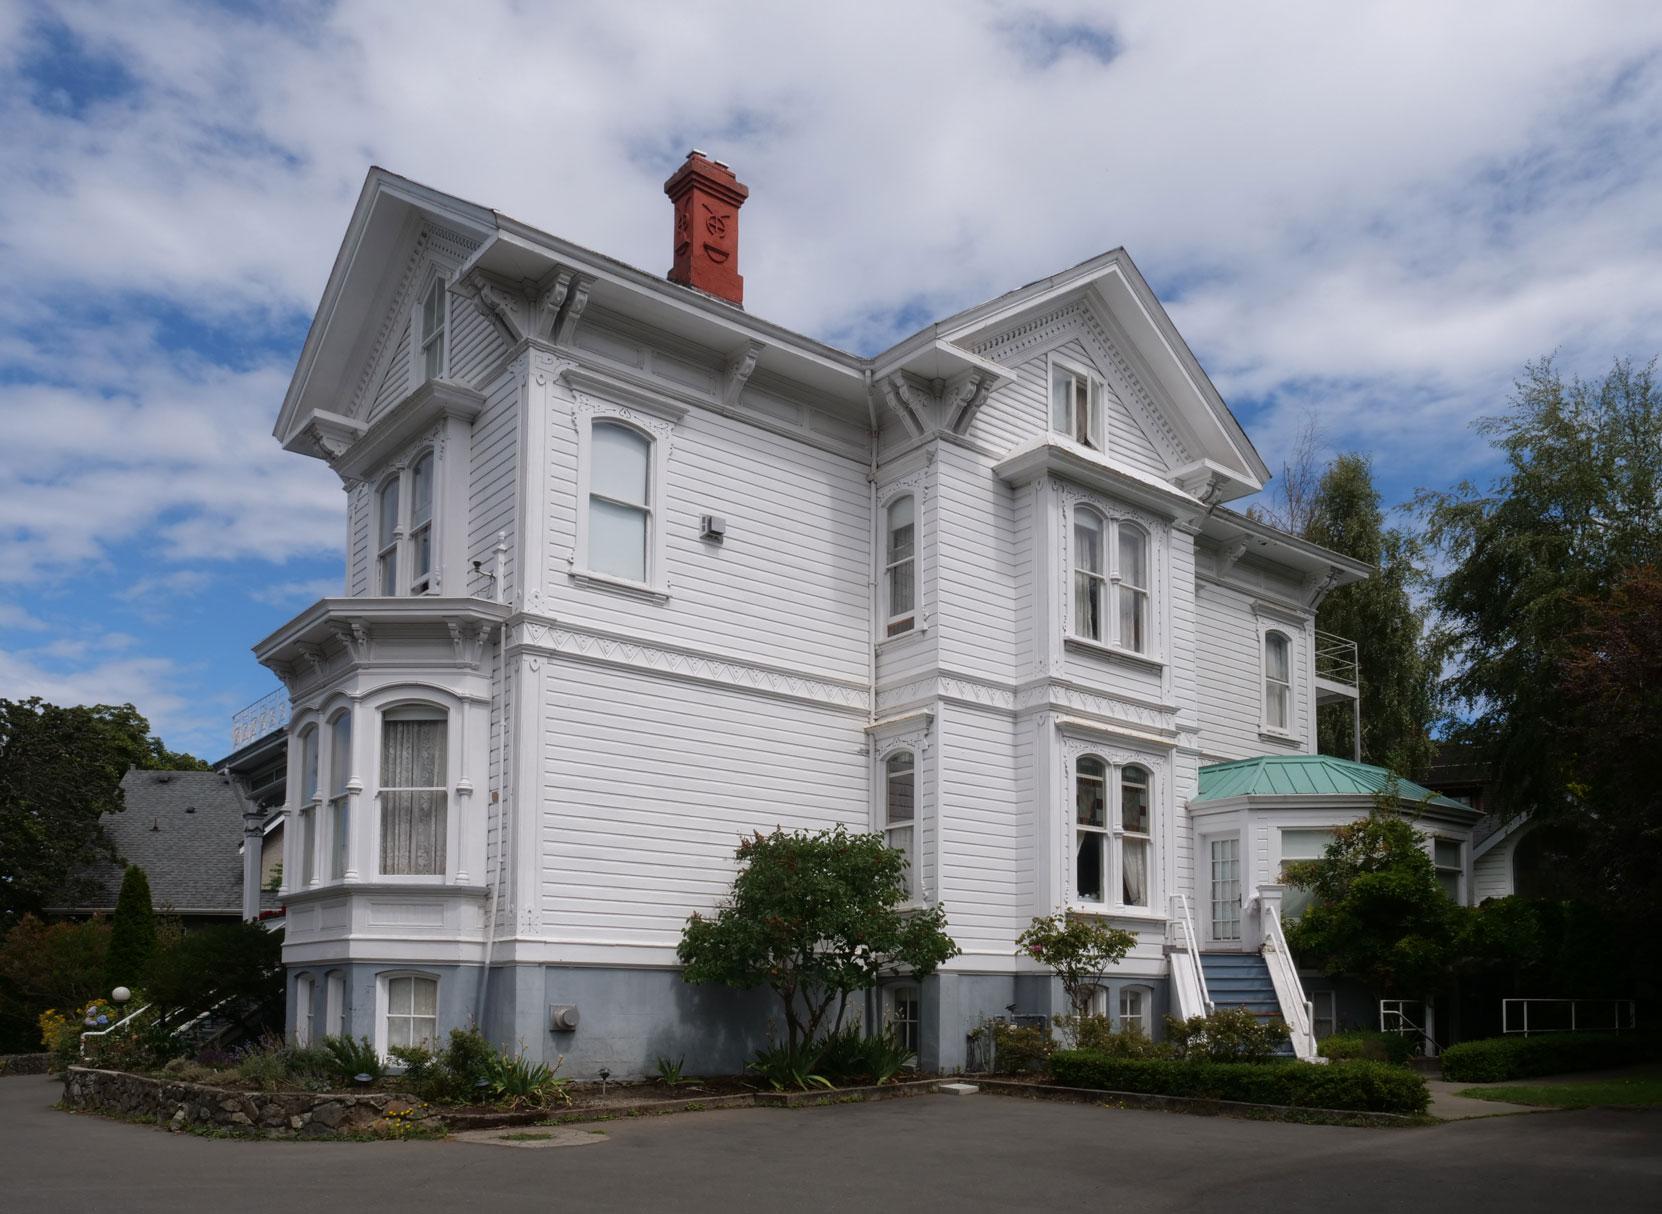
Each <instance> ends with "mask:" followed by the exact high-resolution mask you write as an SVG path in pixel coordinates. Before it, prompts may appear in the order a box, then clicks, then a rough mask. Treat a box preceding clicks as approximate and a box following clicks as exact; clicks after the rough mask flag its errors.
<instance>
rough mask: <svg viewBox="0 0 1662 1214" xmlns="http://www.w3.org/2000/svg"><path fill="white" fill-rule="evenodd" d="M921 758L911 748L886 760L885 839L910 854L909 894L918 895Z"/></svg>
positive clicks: (908, 858)
mask: <svg viewBox="0 0 1662 1214" xmlns="http://www.w3.org/2000/svg"><path fill="white" fill-rule="evenodd" d="M916 831H917V761H916V759H915V758H914V757H913V755H912V752H911V751H909V750H901V751H896V752H895V753H894V754H891V755H890V756H889V757H888V758H887V759H885V760H884V762H883V841H884V842H885V843H887V844H888V845H889V846H890V847H892V848H894V849H895V850H896V851H898V852H900V853H901V854H902V855H904V856H905V857H906V893H907V897H908V898H909V899H910V900H912V901H916V900H917V898H918V889H919V885H918V866H917V835H916Z"/></svg>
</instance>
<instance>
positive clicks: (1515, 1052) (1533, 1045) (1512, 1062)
mask: <svg viewBox="0 0 1662 1214" xmlns="http://www.w3.org/2000/svg"><path fill="white" fill-rule="evenodd" d="M1655 1054H1656V1047H1655V1044H1654V1043H1653V1042H1652V1041H1650V1040H1648V1039H1646V1038H1644V1037H1636V1036H1631V1035H1628V1034H1620V1033H1552V1034H1550V1035H1547V1036H1541V1037H1489V1038H1486V1039H1485V1040H1482V1041H1464V1042H1461V1043H1460V1044H1459V1045H1451V1046H1449V1048H1448V1049H1446V1050H1444V1051H1443V1056H1442V1063H1443V1077H1444V1078H1445V1079H1452V1080H1454V1081H1455V1082H1457V1083H1497V1082H1499V1081H1501V1080H1505V1079H1525V1078H1528V1077H1529V1076H1531V1075H1557V1074H1562V1073H1564V1072H1567V1071H1598V1070H1603V1069H1605V1068H1606V1067H1613V1066H1627V1065H1629V1064H1630V1063H1635V1062H1644V1061H1646V1060H1647V1059H1649V1058H1652V1057H1654V1056H1655Z"/></svg>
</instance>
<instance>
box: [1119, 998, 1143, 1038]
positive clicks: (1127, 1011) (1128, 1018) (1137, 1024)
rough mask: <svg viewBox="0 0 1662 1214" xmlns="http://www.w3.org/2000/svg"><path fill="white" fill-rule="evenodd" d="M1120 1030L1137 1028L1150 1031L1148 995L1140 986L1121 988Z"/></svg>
mask: <svg viewBox="0 0 1662 1214" xmlns="http://www.w3.org/2000/svg"><path fill="white" fill-rule="evenodd" d="M1119 1027H1120V1031H1121V1032H1122V1033H1123V1032H1124V1031H1125V1030H1126V1029H1127V1028H1137V1029H1140V1030H1142V1031H1143V1032H1147V1031H1148V996H1147V995H1146V994H1145V993H1144V991H1143V989H1142V987H1139V986H1122V987H1121V988H1120V1024H1119Z"/></svg>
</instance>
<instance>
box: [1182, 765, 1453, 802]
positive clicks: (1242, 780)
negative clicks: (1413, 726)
mask: <svg viewBox="0 0 1662 1214" xmlns="http://www.w3.org/2000/svg"><path fill="white" fill-rule="evenodd" d="M1390 778H1391V773H1390V772H1388V771H1386V770H1385V769H1384V768H1383V767H1374V766H1373V765H1372V764H1369V763H1357V762H1354V761H1352V760H1350V759H1339V758H1335V757H1334V756H1332V755H1260V756H1259V757H1258V758H1256V759H1240V760H1237V761H1236V762H1233V763H1213V764H1211V765H1210V766H1207V767H1202V768H1201V769H1200V790H1199V791H1198V792H1197V793H1196V794H1195V795H1194V796H1192V797H1190V798H1189V803H1190V804H1191V805H1192V804H1195V803H1196V802H1201V801H1222V800H1225V799H1227V798H1229V797H1288V796H1294V797H1298V796H1309V797H1355V796H1366V797H1371V796H1373V795H1375V794H1376V793H1378V792H1380V791H1381V790H1382V789H1383V788H1384V787H1385V783H1386V781H1387V780H1389V779H1390ZM1397 797H1398V799H1399V800H1401V801H1405V802H1411V803H1414V804H1418V803H1420V802H1423V801H1426V800H1427V799H1429V801H1430V804H1432V805H1436V806H1439V807H1441V808H1444V809H1457V810H1464V811H1465V812H1467V813H1471V814H1474V816H1475V811H1474V810H1472V809H1471V807H1470V806H1468V805H1462V804H1461V803H1460V802H1459V801H1454V800H1451V799H1450V798H1448V797H1443V796H1439V795H1437V794H1436V793H1434V792H1432V791H1431V790H1430V789H1429V788H1426V787H1424V786H1423V785H1420V784H1416V783H1414V782H1413V781H1412V780H1404V779H1402V778H1401V777H1398V779H1397Z"/></svg>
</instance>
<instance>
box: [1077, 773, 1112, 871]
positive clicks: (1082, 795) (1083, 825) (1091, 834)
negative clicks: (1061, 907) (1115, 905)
mask: <svg viewBox="0 0 1662 1214" xmlns="http://www.w3.org/2000/svg"><path fill="white" fill-rule="evenodd" d="M1074 851H1075V856H1074V881H1073V890H1074V897H1075V898H1076V899H1077V900H1079V901H1080V902H1105V901H1107V897H1108V883H1107V876H1108V765H1107V764H1106V763H1104V762H1103V761H1102V760H1101V759H1098V758H1096V757H1095V756H1093V755H1086V756H1084V757H1083V758H1081V759H1080V760H1079V762H1078V764H1077V765H1076V767H1075V769H1074Z"/></svg>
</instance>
